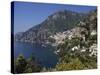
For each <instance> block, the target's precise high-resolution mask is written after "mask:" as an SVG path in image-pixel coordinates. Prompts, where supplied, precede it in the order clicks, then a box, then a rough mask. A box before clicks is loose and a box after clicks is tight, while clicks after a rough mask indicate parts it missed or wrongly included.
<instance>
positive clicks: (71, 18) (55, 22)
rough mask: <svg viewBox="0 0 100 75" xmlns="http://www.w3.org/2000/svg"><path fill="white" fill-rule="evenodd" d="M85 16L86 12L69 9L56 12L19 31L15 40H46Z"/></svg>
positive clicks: (34, 41) (38, 41)
mask: <svg viewBox="0 0 100 75" xmlns="http://www.w3.org/2000/svg"><path fill="white" fill-rule="evenodd" d="M85 16H86V15H85V14H81V13H77V12H72V11H69V10H63V11H58V12H55V13H54V14H52V15H50V16H48V18H47V19H46V20H45V21H43V22H42V23H40V24H38V25H36V26H34V27H32V28H30V29H28V30H27V31H25V32H21V33H17V34H16V35H15V41H20V42H30V43H43V42H46V41H48V38H49V36H50V35H54V34H55V33H57V32H63V31H66V30H68V29H72V28H74V27H75V26H76V25H77V23H78V22H79V21H81V20H83V18H84V17H85Z"/></svg>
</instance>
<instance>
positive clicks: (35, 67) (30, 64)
mask: <svg viewBox="0 0 100 75" xmlns="http://www.w3.org/2000/svg"><path fill="white" fill-rule="evenodd" d="M14 68H15V69H14V72H15V73H32V72H40V71H41V66H40V65H39V64H37V62H36V60H35V58H34V57H30V58H29V59H27V60H26V59H25V58H24V56H23V55H19V57H18V58H17V59H16V60H15V64H14Z"/></svg>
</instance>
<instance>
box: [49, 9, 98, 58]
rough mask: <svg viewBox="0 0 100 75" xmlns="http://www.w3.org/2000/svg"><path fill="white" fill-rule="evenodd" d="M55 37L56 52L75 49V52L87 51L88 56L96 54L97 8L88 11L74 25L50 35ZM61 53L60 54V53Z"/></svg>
mask: <svg viewBox="0 0 100 75" xmlns="http://www.w3.org/2000/svg"><path fill="white" fill-rule="evenodd" d="M50 37H51V38H53V39H55V42H54V43H53V44H55V46H57V47H58V48H57V51H56V52H57V53H58V54H59V53H60V54H61V53H62V52H63V53H66V52H67V51H69V52H71V51H76V53H77V52H78V53H81V52H82V53H83V52H86V53H88V55H89V56H92V55H93V56H96V55H97V10H94V11H91V12H89V13H88V14H87V15H86V16H85V17H84V19H83V20H81V21H80V22H79V23H78V24H77V26H76V27H74V28H72V29H69V30H67V31H64V32H59V33H57V34H56V35H53V36H50ZM61 55H62V54H61Z"/></svg>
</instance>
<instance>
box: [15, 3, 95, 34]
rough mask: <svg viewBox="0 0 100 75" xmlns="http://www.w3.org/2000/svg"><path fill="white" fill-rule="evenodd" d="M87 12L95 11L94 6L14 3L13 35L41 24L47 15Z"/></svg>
mask: <svg viewBox="0 0 100 75" xmlns="http://www.w3.org/2000/svg"><path fill="white" fill-rule="evenodd" d="M65 9H67V10H72V11H76V12H80V13H81V12H82V13H85V12H88V11H90V10H93V9H96V7H94V6H76V5H61V4H41V3H31V2H15V3H14V33H17V32H23V31H26V30H27V29H29V28H31V27H33V26H35V25H37V24H39V23H41V22H43V21H44V20H45V19H46V18H47V17H48V16H49V15H51V14H53V13H54V12H57V11H61V10H65Z"/></svg>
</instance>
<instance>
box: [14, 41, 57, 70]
mask: <svg viewBox="0 0 100 75" xmlns="http://www.w3.org/2000/svg"><path fill="white" fill-rule="evenodd" d="M20 54H22V55H23V56H24V57H25V58H26V59H28V58H29V57H30V56H32V55H33V56H34V57H35V58H36V59H37V61H38V62H39V63H40V64H41V66H43V67H47V68H50V67H54V66H55V65H56V63H57V62H58V57H57V55H56V54H55V53H54V48H53V47H52V46H50V45H47V46H45V47H44V46H42V45H41V44H31V43H21V42H15V43H14V59H16V58H17V57H18V56H19V55H20Z"/></svg>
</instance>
